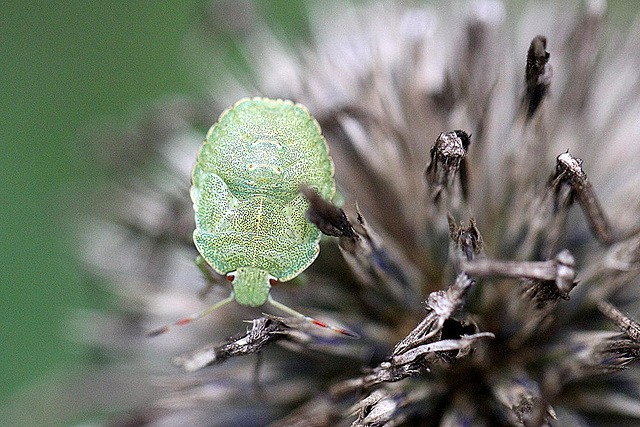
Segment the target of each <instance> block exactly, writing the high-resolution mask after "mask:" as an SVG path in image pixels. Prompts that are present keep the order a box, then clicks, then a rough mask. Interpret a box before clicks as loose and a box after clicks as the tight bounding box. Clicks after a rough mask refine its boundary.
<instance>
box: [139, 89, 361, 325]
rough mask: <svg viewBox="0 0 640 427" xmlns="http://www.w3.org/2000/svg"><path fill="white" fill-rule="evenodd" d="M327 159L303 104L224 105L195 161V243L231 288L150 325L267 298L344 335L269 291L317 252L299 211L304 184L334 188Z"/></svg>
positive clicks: (328, 195)
mask: <svg viewBox="0 0 640 427" xmlns="http://www.w3.org/2000/svg"><path fill="white" fill-rule="evenodd" d="M333 172H334V167H333V161H332V160H331V157H329V149H328V148H327V143H326V141H325V139H324V137H323V136H322V133H321V131H320V126H319V125H318V123H317V122H316V120H315V119H314V118H313V117H312V116H311V114H309V111H308V110H307V109H306V108H305V107H304V106H302V105H300V104H297V103H293V102H291V101H287V100H280V99H278V100H272V99H267V98H251V99H249V98H245V99H242V100H240V101H238V102H237V103H236V104H235V105H233V106H232V107H230V108H228V109H227V110H225V111H224V112H223V113H222V115H221V116H220V118H219V119H218V122H217V123H216V124H214V125H213V126H212V127H211V129H209V132H208V133H207V136H206V139H205V142H204V144H203V145H202V148H201V149H200V152H199V154H198V158H197V162H196V164H195V166H194V168H193V177H192V180H193V185H192V187H191V200H192V201H193V209H194V211H195V220H196V229H195V231H194V233H193V240H194V243H195V245H196V247H197V249H198V251H199V252H200V254H201V256H202V258H203V259H204V260H205V261H206V263H208V264H209V265H210V266H211V267H212V268H213V269H214V270H215V271H216V272H218V273H220V274H224V275H226V276H227V278H228V279H229V280H231V281H232V284H233V291H232V293H231V295H230V296H229V297H228V298H226V299H224V300H222V301H220V302H218V303H217V304H215V305H213V306H212V307H210V308H208V309H207V310H205V311H203V312H201V313H198V314H195V315H193V316H190V317H188V318H185V319H182V320H179V321H178V322H176V323H174V324H173V325H168V326H165V327H163V328H160V329H157V330H156V331H154V332H152V333H151V334H152V335H158V334H161V333H164V332H166V331H168V330H169V329H170V328H171V326H174V325H182V324H186V323H189V322H191V321H193V320H195V319H198V318H200V317H202V316H204V315H206V314H208V313H210V312H211V311H213V310H215V309H217V308H219V307H221V306H223V305H225V304H227V303H228V302H231V301H233V300H235V301H237V302H238V303H239V304H242V305H248V306H252V307H257V306H261V305H263V304H264V303H266V302H269V303H270V304H271V305H273V306H275V307H276V308H278V309H280V310H282V311H285V312H287V313H289V314H291V315H293V316H295V317H298V318H301V319H305V320H307V321H310V322H312V323H314V324H316V325H319V326H322V327H326V328H330V329H332V330H334V331H336V332H339V333H341V334H344V335H348V336H356V335H355V334H354V333H352V332H350V331H347V330H345V329H341V328H337V327H333V326H329V325H327V324H325V323H323V322H320V321H318V320H315V319H313V318H310V317H308V316H305V315H303V314H301V313H299V312H297V311H295V310H293V309H291V308H289V307H287V306H285V305H284V304H281V303H279V302H277V301H275V300H274V299H273V298H272V297H271V295H270V289H271V286H272V285H273V284H275V283H277V282H280V281H287V280H290V279H293V278H294V277H296V276H297V275H298V274H300V273H301V272H302V271H304V270H305V269H306V268H307V267H309V265H310V264H311V263H312V262H313V261H314V260H315V259H316V257H317V256H318V253H319V252H320V247H319V244H318V243H319V240H320V231H319V230H318V228H317V227H316V226H315V225H313V224H311V223H310V222H309V221H308V220H307V219H306V218H305V211H306V209H307V208H308V205H309V204H308V202H307V201H306V199H305V198H304V197H303V196H302V195H301V194H300V193H299V188H300V186H301V185H302V184H304V185H306V186H309V187H311V188H313V189H314V190H315V191H317V193H318V194H319V195H320V196H321V197H322V198H324V199H326V200H331V199H332V198H333V195H334V193H335V182H334V179H333Z"/></svg>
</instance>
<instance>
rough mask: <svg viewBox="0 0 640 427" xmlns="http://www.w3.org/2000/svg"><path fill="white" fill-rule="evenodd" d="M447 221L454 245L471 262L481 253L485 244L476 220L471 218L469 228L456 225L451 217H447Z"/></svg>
mask: <svg viewBox="0 0 640 427" xmlns="http://www.w3.org/2000/svg"><path fill="white" fill-rule="evenodd" d="M447 220H448V221H449V237H451V240H452V241H453V243H454V245H455V246H456V247H457V248H459V250H460V251H461V252H462V254H464V255H465V257H466V259H467V261H471V260H472V259H473V256H474V255H477V254H479V253H480V251H481V250H482V244H483V243H482V235H481V234H480V230H478V227H477V226H476V220H475V219H474V218H471V219H470V220H469V227H465V226H464V225H462V224H460V225H459V226H458V225H456V223H455V220H454V219H453V217H452V216H451V215H448V216H447Z"/></svg>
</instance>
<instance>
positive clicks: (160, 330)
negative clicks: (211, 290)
mask: <svg viewBox="0 0 640 427" xmlns="http://www.w3.org/2000/svg"><path fill="white" fill-rule="evenodd" d="M233 300H234V297H233V294H231V295H229V297H227V298H225V299H223V300H222V301H219V302H217V303H215V304H214V305H212V306H211V307H209V308H207V309H205V310H203V311H201V312H200V313H195V314H192V315H191V316H189V317H185V318H183V319H180V320H178V321H176V322H174V323H170V324H168V325H165V326H163V327H161V328H158V329H154V330H153V331H151V332H147V336H148V337H156V336H158V335H162V334H164V333H165V332H169V330H171V329H173V327H174V326H182V325H186V324H187V323H191V322H193V321H194V320H198V319H200V318H201V317H204V316H206V315H207V314H209V313H211V312H212V311H215V310H217V309H219V308H220V307H222V306H223V305H226V304H228V303H230V302H231V301H233Z"/></svg>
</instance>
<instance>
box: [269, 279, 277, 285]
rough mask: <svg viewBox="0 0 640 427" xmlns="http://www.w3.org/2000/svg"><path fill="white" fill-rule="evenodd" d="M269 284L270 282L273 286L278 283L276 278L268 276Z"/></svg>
mask: <svg viewBox="0 0 640 427" xmlns="http://www.w3.org/2000/svg"><path fill="white" fill-rule="evenodd" d="M269 284H270V285H271V286H275V285H277V284H278V279H276V278H275V277H272V278H270V279H269Z"/></svg>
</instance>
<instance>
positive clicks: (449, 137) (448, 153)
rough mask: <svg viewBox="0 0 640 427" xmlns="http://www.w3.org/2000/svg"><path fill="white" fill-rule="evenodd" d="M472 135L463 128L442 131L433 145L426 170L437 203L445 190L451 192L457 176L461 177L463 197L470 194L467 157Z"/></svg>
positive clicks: (432, 195) (432, 194) (432, 196)
mask: <svg viewBox="0 0 640 427" xmlns="http://www.w3.org/2000/svg"><path fill="white" fill-rule="evenodd" d="M470 142H471V136H470V135H468V134H467V133H466V132H465V131H463V130H454V131H451V132H442V133H441V134H440V136H439V137H438V139H436V142H435V143H434V144H433V147H431V151H430V153H431V161H430V163H429V165H428V166H427V170H426V171H425V177H426V179H427V184H428V185H429V187H430V190H431V198H432V199H433V201H434V202H435V203H437V202H438V201H439V199H440V196H441V195H442V193H443V192H447V193H450V192H451V191H452V187H453V185H454V180H455V179H456V176H458V177H459V180H460V185H461V189H462V197H463V199H465V200H466V199H467V195H468V185H469V184H468V176H467V173H468V172H467V166H466V163H465V157H466V155H467V150H468V149H469V144H470Z"/></svg>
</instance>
